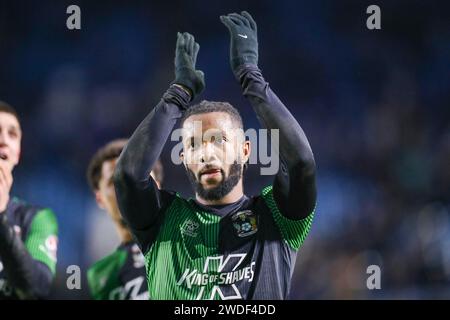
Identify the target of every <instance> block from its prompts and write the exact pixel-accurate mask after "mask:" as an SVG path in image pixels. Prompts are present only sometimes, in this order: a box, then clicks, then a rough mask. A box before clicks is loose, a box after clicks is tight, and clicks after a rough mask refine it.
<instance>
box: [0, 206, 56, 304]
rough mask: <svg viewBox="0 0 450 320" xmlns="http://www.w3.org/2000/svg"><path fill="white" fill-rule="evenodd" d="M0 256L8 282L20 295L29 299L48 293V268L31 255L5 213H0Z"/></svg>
mask: <svg viewBox="0 0 450 320" xmlns="http://www.w3.org/2000/svg"><path fill="white" fill-rule="evenodd" d="M0 257H1V259H2V263H3V266H4V271H5V273H6V275H7V279H8V283H9V284H10V285H11V287H13V288H14V289H15V290H16V292H17V293H18V294H19V295H20V296H22V297H23V298H26V299H30V298H44V297H45V296H47V295H48V293H49V291H50V287H51V282H52V279H53V275H52V273H51V271H50V269H49V268H48V267H47V266H46V265H44V264H42V263H40V262H38V261H36V260H34V259H33V258H32V257H31V255H30V254H29V253H28V250H27V249H26V248H25V246H24V244H23V242H22V240H21V239H20V238H19V237H18V236H17V235H16V233H15V232H14V230H13V229H12V228H11V227H10V226H9V225H8V223H7V221H6V216H5V214H0Z"/></svg>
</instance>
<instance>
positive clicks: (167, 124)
mask: <svg viewBox="0 0 450 320" xmlns="http://www.w3.org/2000/svg"><path fill="white" fill-rule="evenodd" d="M189 100H190V97H189V94H188V93H187V92H186V91H184V90H183V89H182V88H180V87H177V86H173V85H172V86H171V87H170V88H169V89H168V90H167V92H166V93H165V94H164V96H163V98H162V99H161V101H160V102H159V103H158V105H157V106H156V107H155V108H154V109H153V110H152V111H151V112H150V114H149V115H147V117H146V118H145V119H144V120H143V121H142V122H141V124H140V125H139V126H138V128H137V129H136V131H135V132H134V133H133V135H132V136H131V138H130V140H129V141H128V143H127V145H126V147H125V148H124V150H123V151H122V154H121V155H120V157H119V160H118V162H117V165H116V169H115V172H114V185H115V189H116V194H117V201H118V204H119V208H120V211H121V213H122V215H123V217H124V219H125V221H126V222H127V223H128V224H129V226H130V227H131V228H132V230H142V229H144V228H148V227H150V226H151V225H152V224H153V223H154V222H155V220H156V217H157V215H158V212H159V209H160V208H161V206H162V205H163V204H162V202H163V201H162V199H161V196H160V192H159V191H158V188H157V186H156V183H155V182H154V181H153V179H152V178H151V176H150V172H151V169H152V168H153V166H154V164H155V163H156V161H157V159H158V158H159V156H160V154H161V151H162V149H163V147H164V144H165V143H166V141H167V138H168V137H169V135H170V133H171V131H172V128H173V126H174V125H175V123H176V121H177V119H178V118H180V117H181V115H182V110H183V109H184V108H186V106H187V104H188V102H189Z"/></svg>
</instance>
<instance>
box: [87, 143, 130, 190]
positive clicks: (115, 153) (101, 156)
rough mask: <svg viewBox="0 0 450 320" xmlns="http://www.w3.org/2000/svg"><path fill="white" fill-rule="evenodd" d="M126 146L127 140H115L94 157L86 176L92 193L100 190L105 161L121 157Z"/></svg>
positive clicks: (98, 151)
mask: <svg viewBox="0 0 450 320" xmlns="http://www.w3.org/2000/svg"><path fill="white" fill-rule="evenodd" d="M126 144H127V140H126V139H117V140H113V141H111V142H109V143H107V144H106V145H104V146H103V147H101V148H100V149H98V150H97V152H96V153H95V154H94V156H93V157H92V158H91V161H90V162H89V166H88V169H87V172H86V176H87V179H88V182H89V186H90V187H91V189H92V191H96V190H98V184H99V182H100V179H101V177H102V166H103V163H104V162H105V161H109V160H112V159H115V158H117V157H119V156H120V153H121V152H122V150H123V148H124V147H125V145H126Z"/></svg>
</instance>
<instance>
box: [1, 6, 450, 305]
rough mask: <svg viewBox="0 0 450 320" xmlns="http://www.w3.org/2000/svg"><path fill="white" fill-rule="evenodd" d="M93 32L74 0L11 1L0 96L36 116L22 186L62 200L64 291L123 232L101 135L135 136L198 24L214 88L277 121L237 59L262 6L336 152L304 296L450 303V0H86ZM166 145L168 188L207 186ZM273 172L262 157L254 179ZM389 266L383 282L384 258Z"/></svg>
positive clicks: (283, 60) (267, 40)
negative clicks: (95, 168)
mask: <svg viewBox="0 0 450 320" xmlns="http://www.w3.org/2000/svg"><path fill="white" fill-rule="evenodd" d="M76 2H77V4H78V5H79V6H80V8H81V12H82V29H81V30H79V31H69V30H68V29H67V28H66V25H65V21H66V18H67V14H66V8H67V6H68V5H70V4H72V3H71V2H68V1H58V2H54V1H39V2H36V3H33V4H31V3H30V2H27V1H14V2H13V1H4V0H0V63H1V67H0V99H1V100H5V101H8V102H9V103H10V104H12V105H13V106H15V107H16V108H17V109H18V111H19V112H20V116H21V118H22V119H21V120H22V125H23V131H24V141H23V155H22V160H21V164H20V165H19V167H18V168H17V169H16V171H15V173H14V186H13V193H14V194H15V195H17V196H19V197H22V198H24V199H26V200H28V201H30V202H33V203H38V204H40V205H44V206H49V207H51V208H52V209H53V210H54V211H55V212H56V214H57V216H58V220H59V225H60V243H59V244H60V246H59V252H58V258H59V262H58V275H57V283H56V285H55V290H54V291H55V292H54V294H53V296H54V297H64V298H84V297H87V292H86V286H83V287H82V290H80V291H73V292H70V291H68V290H67V289H66V288H65V280H66V276H67V275H66V268H67V266H69V265H72V264H76V265H80V266H81V267H82V270H86V267H87V266H89V265H90V264H92V263H93V262H94V261H95V260H97V259H99V258H100V257H102V256H104V255H106V254H107V253H108V252H109V251H110V250H112V249H113V248H114V247H115V246H117V245H118V239H117V237H115V235H114V229H113V227H112V224H111V223H110V222H109V220H108V218H107V217H106V214H105V213H103V212H102V211H100V210H99V209H98V208H97V207H96V204H95V201H94V198H93V196H92V195H91V193H90V190H89V188H88V185H87V181H86V178H85V171H86V167H87V163H88V161H89V159H90V157H91V156H92V154H93V153H94V152H95V151H96V149H97V148H99V147H100V146H102V145H103V144H105V143H106V142H108V141H109V140H111V139H115V138H118V137H128V136H130V135H131V133H132V132H133V129H134V128H135V127H136V126H137V125H138V123H139V122H140V121H141V120H142V119H143V117H144V116H145V115H146V114H147V113H148V112H149V111H150V110H151V108H152V107H153V106H154V105H156V104H157V103H158V101H159V99H160V97H161V95H162V93H163V92H164V91H165V89H166V88H167V86H168V84H169V83H170V82H171V81H172V80H173V76H174V73H173V57H174V48H175V40H176V32H177V31H188V32H191V33H193V34H194V35H195V36H196V39H197V41H198V42H199V43H200V46H201V49H200V53H199V57H198V67H199V68H200V69H201V70H203V71H204V72H205V75H206V86H207V87H206V90H205V93H204V94H203V96H202V98H204V99H209V100H220V101H229V102H230V103H232V104H233V105H234V106H236V107H237V108H238V109H239V110H240V111H241V113H242V116H243V119H244V124H245V127H246V128H259V127H260V126H259V123H258V121H257V119H256V117H255V115H254V114H253V111H252V110H251V107H250V106H249V104H248V103H247V102H246V101H245V99H244V98H243V97H242V95H241V92H240V88H239V85H238V84H237V83H236V81H235V79H234V78H233V76H232V73H231V70H230V68H229V63H228V50H229V47H228V46H229V39H228V34H227V32H226V30H225V28H224V27H223V25H221V23H220V21H219V18H218V17H219V15H220V14H223V13H227V12H233V11H241V10H248V11H249V12H251V13H252V14H253V16H254V17H255V20H256V22H257V23H258V32H259V47H260V63H259V65H260V67H261V69H262V70H263V74H264V76H265V77H266V79H267V80H268V81H269V82H270V85H271V87H272V89H273V90H274V91H275V92H276V93H277V94H278V95H279V97H280V98H281V100H282V101H283V102H284V103H285V104H286V106H288V108H289V109H290V110H291V111H292V113H293V114H294V115H295V117H296V118H297V119H298V121H299V123H300V124H301V126H302V127H303V129H304V131H305V132H306V134H307V136H308V138H309V140H310V143H311V146H312V149H313V152H314V155H315V158H316V162H317V165H318V204H317V209H316V220H315V222H314V223H313V227H312V230H311V233H310V236H309V237H308V239H307V240H306V242H305V244H304V246H303V248H302V249H300V252H299V255H298V260H297V265H296V269H295V272H294V275H293V282H292V289H291V297H292V298H293V299H323V298H327V299H367V298H380V299H384V298H395V299H405V298H447V299H448V298H450V188H449V187H450V72H449V71H450V60H449V57H450V41H449V39H450V15H449V13H448V12H449V9H450V6H449V4H448V3H447V2H445V1H434V2H433V3H429V2H424V1H398V2H397V1H396V2H395V3H393V2H392V1H391V2H387V1H379V3H378V5H379V6H380V8H381V12H382V22H381V23H382V29H381V30H368V29H367V28H366V19H367V17H368V15H367V14H366V8H367V6H368V5H370V4H372V3H370V2H367V1H348V0H346V1H339V2H336V1H324V0H316V1H295V2H294V1H287V0H286V1H277V2H274V1H269V0H262V1H258V2H256V1H254V2H252V1H237V0H231V1H227V2H222V3H215V4H214V5H213V4H212V3H210V2H206V1H189V2H186V1H166V2H161V3H154V2H147V1H133V2H132V3H131V2H123V1H121V2H119V1H108V2H101V3H100V2H98V3H93V2H92V1H89V2H88V1H76ZM172 145H173V144H170V143H169V144H168V145H167V146H166V148H165V150H164V153H163V155H162V159H163V164H164V166H165V169H166V170H165V180H164V183H163V187H165V188H167V189H171V190H177V191H179V192H180V193H181V194H183V195H185V196H190V195H192V191H191V190H190V189H189V185H188V184H187V183H186V179H187V178H186V176H185V173H184V169H183V168H182V167H180V166H175V165H174V164H172V163H171V161H170V147H171V146H172ZM271 181H272V177H268V176H260V175H259V170H258V166H257V165H252V166H251V167H250V169H249V170H248V172H247V176H246V180H245V188H246V192H247V193H248V194H256V193H258V192H260V191H261V189H262V188H263V187H264V186H266V185H267V184H269V183H271ZM369 265H378V266H380V269H381V289H380V290H368V289H367V286H366V280H367V278H368V276H369V275H368V274H367V267H368V266H369Z"/></svg>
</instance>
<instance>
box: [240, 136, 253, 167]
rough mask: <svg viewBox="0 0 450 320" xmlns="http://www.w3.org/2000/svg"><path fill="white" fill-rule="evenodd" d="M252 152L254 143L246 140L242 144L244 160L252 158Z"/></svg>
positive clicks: (244, 161)
mask: <svg viewBox="0 0 450 320" xmlns="http://www.w3.org/2000/svg"><path fill="white" fill-rule="evenodd" d="M251 152H252V144H251V143H250V141H249V140H246V141H244V143H243V146H242V160H243V161H242V162H243V163H246V162H247V161H248V159H249V158H250V153H251Z"/></svg>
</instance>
